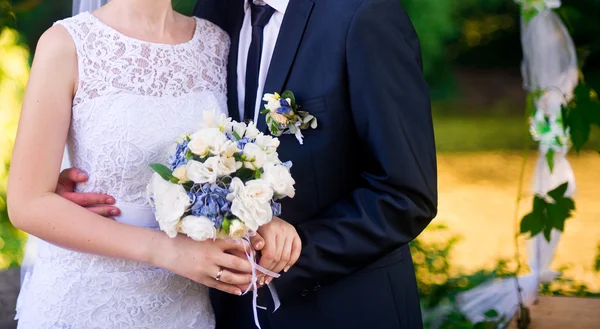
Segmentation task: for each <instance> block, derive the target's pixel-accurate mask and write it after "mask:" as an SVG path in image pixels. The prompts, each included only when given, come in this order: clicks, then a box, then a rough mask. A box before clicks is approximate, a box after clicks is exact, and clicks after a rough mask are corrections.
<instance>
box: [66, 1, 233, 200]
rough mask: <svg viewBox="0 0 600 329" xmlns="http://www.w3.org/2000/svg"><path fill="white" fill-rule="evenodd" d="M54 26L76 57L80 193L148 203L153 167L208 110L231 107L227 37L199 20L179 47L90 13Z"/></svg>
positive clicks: (74, 131)
mask: <svg viewBox="0 0 600 329" xmlns="http://www.w3.org/2000/svg"><path fill="white" fill-rule="evenodd" d="M57 24H60V25H62V26H64V27H65V28H66V29H67V30H68V31H69V33H70V34H71V35H72V37H73V40H74V42H75V46H76V49H77V57H78V62H79V83H78V89H77V92H76V95H75V98H74V101H73V113H72V123H71V130H70V134H69V138H68V145H69V150H70V152H69V156H70V160H71V164H72V165H73V166H74V167H76V168H80V169H81V170H83V171H85V172H87V173H88V174H89V177H90V180H89V182H88V183H86V184H81V185H79V186H78V190H79V191H81V192H98V193H106V194H109V195H113V196H114V197H115V198H116V199H117V200H118V201H119V202H123V203H130V204H136V205H140V206H144V205H146V200H145V186H146V184H147V182H148V181H149V178H150V176H151V170H150V168H149V167H148V165H149V164H150V163H155V162H158V163H164V162H165V160H166V156H167V152H168V149H169V146H170V145H171V144H172V143H173V142H174V140H175V138H176V137H177V136H179V135H181V134H182V133H184V132H187V131H191V130H194V129H196V128H197V126H198V124H199V123H200V120H201V119H202V112H203V111H206V110H210V111H214V112H222V111H226V73H227V72H226V65H227V62H226V61H227V54H228V51H229V38H228V36H227V34H226V33H225V32H223V31H222V30H221V29H220V28H218V27H217V26H216V25H214V24H212V23H210V22H208V21H205V20H201V19H196V29H195V33H194V35H193V37H192V39H191V40H190V41H188V42H186V43H182V44H178V45H165V44H157V43H149V42H144V41H140V40H137V39H133V38H130V37H127V36H125V35H123V34H121V33H119V32H117V31H115V30H114V29H112V28H111V27H109V26H107V25H105V24H104V23H103V22H101V21H100V20H99V19H98V18H96V17H95V16H94V15H92V14H90V13H84V14H81V15H78V16H75V17H72V18H69V19H66V20H64V21H60V22H58V23H57Z"/></svg>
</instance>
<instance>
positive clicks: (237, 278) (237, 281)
mask: <svg viewBox="0 0 600 329" xmlns="http://www.w3.org/2000/svg"><path fill="white" fill-rule="evenodd" d="M219 281H221V282H223V283H227V284H231V285H236V286H248V285H249V284H250V283H252V275H250V274H240V273H233V272H231V271H229V270H228V269H223V272H222V273H221V277H220V278H219Z"/></svg>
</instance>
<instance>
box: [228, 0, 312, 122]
mask: <svg viewBox="0 0 600 329" xmlns="http://www.w3.org/2000/svg"><path fill="white" fill-rule="evenodd" d="M313 6H314V3H313V2H312V1H311V0H290V2H289V4H288V7H287V9H286V12H285V16H284V18H283V22H282V24H281V29H280V30H279V36H278V37H277V43H276V44H275V50H274V52H273V58H272V59H271V64H270V65H269V72H268V73H267V81H265V88H264V90H263V93H273V92H278V93H279V92H282V91H283V90H282V89H283V87H284V85H285V82H286V80H287V78H288V75H289V73H290V70H291V68H292V64H293V63H294V59H295V58H296V53H297V52H298V47H299V46H300V42H301V41H302V36H303V35H304V30H305V29H306V24H307V23H308V19H309V17H310V14H311V12H312V9H313ZM236 57H237V56H236ZM257 128H258V129H259V130H261V131H264V130H265V129H266V128H267V124H266V122H265V116H264V115H262V114H261V115H259V116H258V123H257Z"/></svg>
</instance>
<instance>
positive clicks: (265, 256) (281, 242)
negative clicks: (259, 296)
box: [252, 217, 302, 285]
mask: <svg viewBox="0 0 600 329" xmlns="http://www.w3.org/2000/svg"><path fill="white" fill-rule="evenodd" d="M252 245H253V246H254V248H255V249H256V250H257V251H260V253H261V257H260V261H259V263H258V265H260V266H262V267H264V268H266V269H267V270H270V271H273V272H275V273H279V272H281V271H285V272H287V271H288V270H289V269H290V267H292V266H294V264H296V262H297V261H298V258H299V257H300V252H301V251H302V241H301V240H300V236H299V235H298V232H296V229H295V228H294V226H292V225H291V224H289V223H288V222H286V221H284V220H283V219H281V218H279V217H273V220H272V221H271V222H269V223H268V224H266V225H263V226H261V227H259V228H258V235H257V236H255V237H254V238H253V239H252ZM271 280H273V278H271V277H267V278H266V280H265V278H264V277H263V278H261V279H260V284H261V285H263V284H264V283H267V284H268V283H270V282H271Z"/></svg>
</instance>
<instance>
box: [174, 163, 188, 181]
mask: <svg viewBox="0 0 600 329" xmlns="http://www.w3.org/2000/svg"><path fill="white" fill-rule="evenodd" d="M173 177H175V178H177V179H179V182H180V183H186V182H189V181H190V179H189V178H188V176H187V171H186V169H185V166H179V167H177V169H175V170H173Z"/></svg>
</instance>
